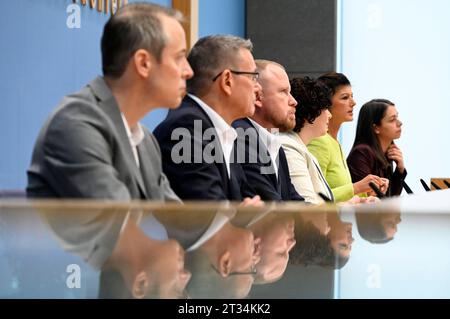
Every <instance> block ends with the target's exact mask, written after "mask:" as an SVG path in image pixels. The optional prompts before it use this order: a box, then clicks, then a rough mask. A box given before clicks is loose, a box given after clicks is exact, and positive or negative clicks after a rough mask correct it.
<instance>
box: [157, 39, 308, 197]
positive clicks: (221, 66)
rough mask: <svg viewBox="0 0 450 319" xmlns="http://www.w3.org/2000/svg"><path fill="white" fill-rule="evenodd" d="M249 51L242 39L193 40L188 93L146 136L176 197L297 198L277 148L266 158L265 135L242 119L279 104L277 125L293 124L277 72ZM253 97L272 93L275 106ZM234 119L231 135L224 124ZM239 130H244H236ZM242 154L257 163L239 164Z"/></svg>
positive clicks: (288, 99) (281, 71) (286, 90)
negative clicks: (153, 141)
mask: <svg viewBox="0 0 450 319" xmlns="http://www.w3.org/2000/svg"><path fill="white" fill-rule="evenodd" d="M251 50H252V44H251V42H250V41H249V40H244V39H241V38H239V37H234V36H208V37H205V38H202V39H200V40H199V41H198V42H197V43H196V44H195V45H194V47H193V48H192V50H191V52H190V53H189V56H188V61H189V63H190V64H191V66H192V68H193V70H194V74H195V76H194V77H193V78H192V79H190V80H189V81H188V82H187V85H188V92H189V94H188V95H187V96H186V97H185V98H184V100H183V103H182V105H181V106H180V107H179V108H178V109H176V110H171V111H170V112H169V114H168V115H167V117H166V119H165V120H164V121H163V122H162V123H161V124H160V125H158V127H157V128H156V129H155V131H154V134H155V136H156V138H157V139H158V142H159V144H160V147H161V152H162V157H163V168H164V172H165V173H166V174H167V176H168V178H169V180H170V182H171V185H172V186H173V188H174V190H175V192H176V193H177V194H178V195H179V196H180V197H181V198H182V199H201V200H204V199H207V200H224V199H228V200H242V199H244V198H246V197H247V198H252V200H253V201H257V200H258V199H259V196H255V195H256V194H257V195H260V196H261V197H262V199H263V200H302V199H303V198H302V197H301V196H300V195H298V194H297V192H296V191H295V189H294V188H293V186H292V184H291V182H290V178H289V173H288V167H287V162H286V159H285V156H284V153H283V151H282V150H281V149H280V148H279V147H278V148H277V149H276V150H275V151H272V150H270V151H271V152H269V154H270V158H269V157H268V156H267V147H266V146H265V144H264V142H262V139H260V138H259V137H260V136H261V134H265V135H266V136H267V135H269V136H270V133H269V132H267V131H266V129H263V128H262V127H261V126H259V124H256V122H255V121H253V120H252V121H251V120H249V119H248V118H247V117H252V116H255V117H254V119H256V120H257V121H261V120H262V119H263V117H262V116H261V115H259V114H265V113H268V112H269V111H267V110H270V109H269V108H271V107H279V105H281V107H282V108H284V111H283V114H284V115H285V116H286V119H283V120H288V121H290V123H288V125H293V123H295V119H294V115H293V114H294V111H293V107H295V104H296V103H295V101H294V100H293V98H292V96H290V94H289V91H290V87H289V80H288V77H287V74H286V72H285V71H284V68H282V67H281V66H276V67H274V70H272V68H271V69H270V70H268V71H266V70H265V66H264V67H262V69H261V70H260V69H259V68H258V69H257V65H256V64H255V61H254V60H253V56H252V54H251ZM260 72H261V80H260V81H258V75H259V74H260ZM280 85H281V86H282V87H283V93H279V92H277V91H274V92H271V91H270V90H273V88H272V87H271V86H280ZM261 86H264V87H261ZM277 90H278V88H277ZM261 92H266V93H267V96H268V97H269V96H271V95H274V96H277V94H278V97H276V98H277V99H278V101H277V100H275V101H276V103H277V104H275V106H271V102H272V100H271V99H267V102H264V101H265V100H264V98H261V96H262V95H264V94H265V93H262V95H261ZM282 95H284V96H283V97H282V98H281V101H280V98H279V96H282ZM255 98H256V100H255ZM255 107H256V108H257V109H258V112H255ZM259 109H261V110H262V111H261V110H259ZM272 113H273V110H272ZM254 114H255V115H254ZM241 118H244V120H241V121H237V122H235V123H234V126H235V127H236V128H238V129H239V128H241V129H240V130H238V131H239V132H240V134H238V133H237V132H236V130H235V129H233V127H231V124H232V123H233V122H234V121H235V120H237V119H241ZM261 124H263V125H269V127H270V128H272V127H275V125H276V123H275V124H274V123H271V122H270V121H268V122H262V123H261ZM255 125H258V129H255ZM247 128H251V130H250V131H245V132H244V130H245V129H247ZM248 132H250V133H249V134H248ZM241 133H242V134H241ZM238 135H239V137H238ZM248 135H252V136H253V139H252V143H247V140H246V136H248ZM236 138H237V140H236ZM235 140H236V141H235ZM241 150H242V152H241V154H239V152H240V151H241ZM258 150H259V151H260V153H258ZM244 153H245V155H246V157H247V158H248V156H249V155H256V154H257V155H258V156H257V157H258V159H257V161H256V162H255V163H250V162H248V161H246V160H243V161H242V158H241V157H242V154H244ZM250 153H251V154H250ZM278 153H280V156H278ZM259 154H264V155H265V158H260V157H259ZM272 157H273V159H272ZM276 157H279V160H280V163H279V165H278V166H279V167H280V170H275V171H274V170H273V167H274V166H275V165H276ZM241 164H242V166H241ZM263 166H268V169H269V170H268V171H267V172H266V173H267V174H261V173H262V171H263V169H262V167H263ZM271 168H272V170H271V171H270V169H271ZM280 171H281V172H280ZM263 173H265V172H263ZM278 179H279V180H278ZM250 185H251V186H250ZM253 196H255V197H253Z"/></svg>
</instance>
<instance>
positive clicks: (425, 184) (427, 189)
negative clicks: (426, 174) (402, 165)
mask: <svg viewBox="0 0 450 319" xmlns="http://www.w3.org/2000/svg"><path fill="white" fill-rule="evenodd" d="M420 182H421V183H422V186H423V188H424V189H425V190H426V191H427V192H429V191H430V190H431V189H430V188H429V187H428V185H427V183H425V181H424V180H423V179H420Z"/></svg>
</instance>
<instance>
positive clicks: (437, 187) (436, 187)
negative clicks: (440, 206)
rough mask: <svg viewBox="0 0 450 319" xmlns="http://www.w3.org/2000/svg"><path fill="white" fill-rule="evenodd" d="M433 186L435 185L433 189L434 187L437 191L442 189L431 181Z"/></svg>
mask: <svg viewBox="0 0 450 319" xmlns="http://www.w3.org/2000/svg"><path fill="white" fill-rule="evenodd" d="M431 185H433V187H434V188H435V189H441V188H440V187H439V185H438V184H436V183H435V182H433V181H431Z"/></svg>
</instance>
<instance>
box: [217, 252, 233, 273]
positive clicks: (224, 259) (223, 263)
mask: <svg viewBox="0 0 450 319" xmlns="http://www.w3.org/2000/svg"><path fill="white" fill-rule="evenodd" d="M219 272H220V274H221V275H222V277H228V275H229V274H230V272H231V254H230V251H229V250H226V251H225V252H224V253H223V254H222V255H220V257H219Z"/></svg>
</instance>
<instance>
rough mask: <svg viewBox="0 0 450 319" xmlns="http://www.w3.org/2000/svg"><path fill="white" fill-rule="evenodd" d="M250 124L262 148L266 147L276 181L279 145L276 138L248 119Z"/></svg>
mask: <svg viewBox="0 0 450 319" xmlns="http://www.w3.org/2000/svg"><path fill="white" fill-rule="evenodd" d="M249 120H250V122H251V123H252V124H253V126H254V127H255V128H256V130H257V131H258V135H259V138H260V139H261V141H262V142H263V143H264V146H265V147H266V149H267V151H268V152H269V156H270V160H271V161H272V165H273V167H274V169H275V175H276V177H277V179H278V163H277V158H278V153H279V152H280V147H281V143H280V141H279V139H278V136H277V135H275V134H272V133H270V132H269V131H268V130H267V129H265V128H264V127H262V126H261V125H259V124H258V123H256V122H255V121H253V120H252V119H250V118H249Z"/></svg>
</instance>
